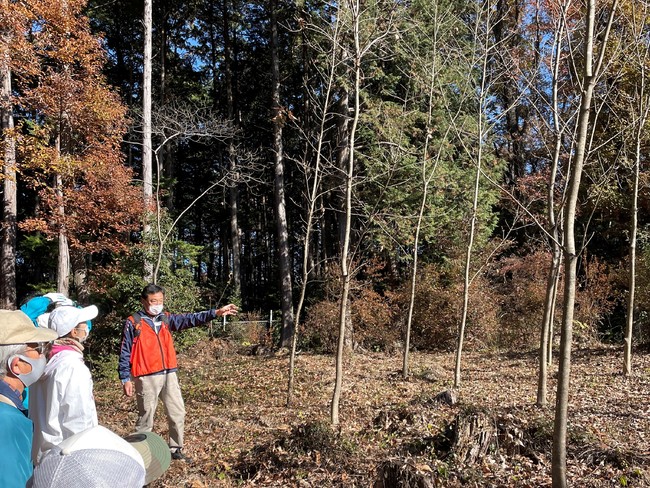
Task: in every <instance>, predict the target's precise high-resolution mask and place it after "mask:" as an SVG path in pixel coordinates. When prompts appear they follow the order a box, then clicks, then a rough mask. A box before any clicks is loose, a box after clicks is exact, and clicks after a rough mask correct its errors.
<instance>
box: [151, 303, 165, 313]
mask: <svg viewBox="0 0 650 488" xmlns="http://www.w3.org/2000/svg"><path fill="white" fill-rule="evenodd" d="M162 311H163V304H162V303H161V304H160V305H149V312H151V314H152V315H159V314H161V313H162Z"/></svg>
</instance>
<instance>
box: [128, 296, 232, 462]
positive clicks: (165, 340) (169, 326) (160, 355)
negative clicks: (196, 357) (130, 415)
mask: <svg viewBox="0 0 650 488" xmlns="http://www.w3.org/2000/svg"><path fill="white" fill-rule="evenodd" d="M164 299H165V290H164V289H163V288H162V287H160V286H158V285H154V284H149V285H147V286H145V287H144V289H143V290H142V293H141V295H140V302H141V303H142V310H140V311H139V312H137V313H135V314H133V315H131V316H130V317H129V318H127V319H126V322H125V323H124V329H123V331H122V344H121V346H120V359H119V365H118V373H119V376H120V380H121V381H122V387H123V390H124V394H125V395H126V396H128V397H132V396H133V395H134V394H135V395H136V403H137V408H138V420H137V422H136V431H137V432H151V431H152V429H153V423H154V414H155V412H156V407H157V406H158V399H160V400H161V401H162V403H163V406H164V407H165V413H166V414H167V422H168V425H169V448H170V450H171V456H172V459H176V460H183V461H189V458H188V457H187V456H186V455H185V453H184V452H183V435H184V426H185V404H184V403H183V397H182V395H181V389H180V386H179V384H178V377H177V375H176V370H177V367H178V364H177V361H176V351H175V349H174V341H173V339H172V335H171V332H173V331H179V330H183V329H188V328H190V327H196V326H200V325H204V324H207V323H209V322H210V321H211V320H214V319H215V318H217V317H223V316H224V315H235V314H236V313H237V307H236V306H235V305H233V304H232V303H231V304H229V305H226V306H224V307H221V308H219V309H216V310H206V311H204V312H198V313H183V314H171V313H169V312H163V309H164Z"/></svg>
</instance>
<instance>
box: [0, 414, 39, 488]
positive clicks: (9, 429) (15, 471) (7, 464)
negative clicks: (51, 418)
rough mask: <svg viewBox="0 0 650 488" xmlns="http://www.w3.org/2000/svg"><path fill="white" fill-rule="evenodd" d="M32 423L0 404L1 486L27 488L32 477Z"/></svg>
mask: <svg viewBox="0 0 650 488" xmlns="http://www.w3.org/2000/svg"><path fill="white" fill-rule="evenodd" d="M33 430H34V426H33V424H32V421H31V420H29V419H28V418H27V417H25V415H24V414H23V413H22V412H21V411H20V410H18V409H17V408H16V407H14V406H12V405H9V404H7V403H3V402H0V437H1V438H2V442H0V486H2V487H3V488H25V485H26V484H27V481H28V480H29V479H30V478H31V477H32V472H33V468H32V457H31V453H32V432H33Z"/></svg>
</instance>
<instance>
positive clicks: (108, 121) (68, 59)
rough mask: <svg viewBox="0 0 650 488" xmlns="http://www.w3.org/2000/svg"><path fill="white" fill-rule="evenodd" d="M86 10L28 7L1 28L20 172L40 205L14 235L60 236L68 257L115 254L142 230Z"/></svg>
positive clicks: (61, 4)
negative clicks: (71, 254) (8, 41)
mask: <svg viewBox="0 0 650 488" xmlns="http://www.w3.org/2000/svg"><path fill="white" fill-rule="evenodd" d="M85 4H86V1H82V0H28V1H26V2H24V3H23V5H22V8H21V9H19V10H16V11H14V13H13V14H12V16H11V21H12V22H11V24H5V25H9V26H10V27H11V29H13V30H12V35H11V36H7V37H5V39H12V44H11V45H9V46H6V52H8V53H9V56H10V58H11V67H12V71H13V76H14V79H15V80H16V90H14V91H15V93H16V96H15V97H14V100H13V103H14V105H15V107H17V112H18V113H20V114H21V117H20V118H19V119H18V123H17V124H16V125H17V127H16V130H15V136H16V140H17V151H18V158H17V161H18V168H17V169H18V171H19V175H20V176H19V178H20V179H21V180H22V181H23V182H24V183H25V184H26V185H28V186H29V187H31V188H34V189H36V190H37V191H38V195H39V200H40V209H39V211H38V212H37V213H36V215H35V216H32V217H30V218H28V219H26V220H24V221H23V222H21V223H20V227H21V228H22V229H23V230H24V231H40V232H42V233H43V234H45V235H46V236H47V237H50V238H55V237H56V236H57V235H58V234H59V233H60V232H61V231H62V230H63V231H64V232H65V234H66V235H67V238H68V242H69V243H70V246H71V250H72V251H76V252H80V253H84V254H86V253H96V252H106V251H110V252H121V251H124V250H125V249H126V246H127V244H128V236H129V233H130V232H131V231H132V230H135V229H137V228H138V227H139V223H140V221H141V215H142V210H143V206H142V196H141V192H139V191H138V189H137V188H136V187H134V186H133V185H132V177H133V175H132V172H131V170H130V169H129V168H127V167H126V166H125V165H124V156H123V153H122V151H121V144H122V140H123V136H124V133H125V131H126V127H127V123H126V122H127V121H126V107H125V105H124V104H123V103H122V102H121V100H120V99H119V96H118V95H117V94H116V93H115V92H114V91H112V90H111V88H110V87H109V86H108V85H107V84H106V82H105V79H104V76H103V74H102V71H101V70H102V67H103V66H104V63H105V52H104V49H103V47H102V44H101V39H100V38H98V37H97V36H95V35H94V34H93V33H92V32H91V31H90V24H89V20H88V18H87V17H86V16H85V15H83V8H84V7H85ZM4 10H5V9H3V11H4ZM20 15H22V18H21V17H20ZM57 178H58V179H59V181H60V182H61V186H59V187H58V188H56V187H55V184H54V182H55V181H56V180H57Z"/></svg>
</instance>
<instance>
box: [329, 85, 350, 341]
mask: <svg viewBox="0 0 650 488" xmlns="http://www.w3.org/2000/svg"><path fill="white" fill-rule="evenodd" d="M338 107H339V114H340V115H339V117H338V121H337V124H336V125H337V144H338V146H337V150H336V167H337V168H338V169H339V171H340V173H339V174H340V175H345V174H346V173H347V169H346V168H347V166H348V165H349V162H350V98H349V92H348V90H347V89H346V88H342V89H341V90H339V101H338ZM341 182H342V187H343V188H345V187H346V181H345V177H341ZM334 199H335V201H337V203H338V201H339V199H340V195H339V194H338V193H337V194H336V196H335V197H334ZM340 203H341V205H345V191H344V192H343V198H342V199H341V202H340ZM336 208H338V205H337V206H336ZM336 225H337V226H338V233H337V235H338V242H339V252H341V253H342V252H343V251H342V249H343V242H344V241H345V238H346V237H345V234H346V232H347V225H346V219H345V218H341V217H340V216H338V217H337V222H336ZM332 241H334V240H332ZM349 305H350V304H349V303H347V304H346V310H347V308H348V307H349ZM353 334H354V327H353V325H352V322H351V320H350V316H349V314H347V313H346V322H345V333H344V335H343V346H344V348H345V349H346V350H348V351H351V350H352V336H353Z"/></svg>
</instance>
